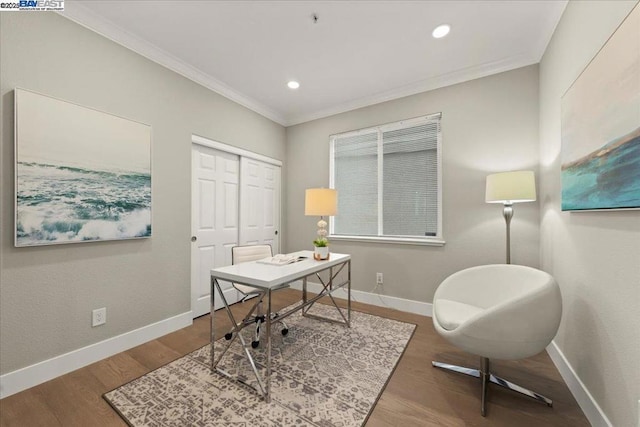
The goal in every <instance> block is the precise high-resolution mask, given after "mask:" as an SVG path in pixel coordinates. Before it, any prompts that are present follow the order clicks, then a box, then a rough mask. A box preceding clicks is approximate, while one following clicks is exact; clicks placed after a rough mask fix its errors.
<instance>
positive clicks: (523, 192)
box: [485, 171, 536, 204]
mask: <svg viewBox="0 0 640 427" xmlns="http://www.w3.org/2000/svg"><path fill="white" fill-rule="evenodd" d="M485 200H486V202H487V203H505V204H511V203H518V202H533V201H535V200H536V181H535V176H534V174H533V171H515V172H501V173H494V174H492V175H489V176H487V188H486V194H485Z"/></svg>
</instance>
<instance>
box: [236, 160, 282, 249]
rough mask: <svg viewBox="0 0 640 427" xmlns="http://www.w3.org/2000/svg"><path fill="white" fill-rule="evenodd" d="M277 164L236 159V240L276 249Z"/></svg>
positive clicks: (278, 211) (278, 177)
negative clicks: (238, 193) (238, 179)
mask: <svg viewBox="0 0 640 427" xmlns="http://www.w3.org/2000/svg"><path fill="white" fill-rule="evenodd" d="M280 179H281V177H280V166H276V165H273V164H270V163H266V162H262V161H259V160H254V159H251V158H247V157H242V158H241V159H240V242H241V244H243V245H252V244H269V245H271V247H272V248H273V253H274V254H277V253H280V235H279V233H280Z"/></svg>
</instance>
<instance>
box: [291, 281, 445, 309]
mask: <svg viewBox="0 0 640 427" xmlns="http://www.w3.org/2000/svg"><path fill="white" fill-rule="evenodd" d="M291 287H292V288H293V289H298V290H301V289H302V282H301V281H298V282H294V283H293V284H292V285H291ZM307 289H308V290H309V291H310V292H314V293H318V292H320V291H321V290H322V285H320V284H319V283H312V282H308V283H307ZM333 296H334V297H336V298H340V299H347V290H346V289H345V288H342V289H340V290H338V291H336V292H335V293H334V294H333ZM351 300H352V301H356V302H363V303H366V304H371V305H375V306H378V307H386V308H393V309H395V310H400V311H405V312H407V313H414V314H420V315H422V316H428V317H431V312H432V307H433V305H432V304H431V303H428V302H419V301H413V300H409V299H404V298H398V297H392V296H388V295H382V294H377V293H372V292H364V291H356V290H353V289H352V290H351Z"/></svg>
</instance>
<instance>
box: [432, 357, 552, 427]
mask: <svg viewBox="0 0 640 427" xmlns="http://www.w3.org/2000/svg"><path fill="white" fill-rule="evenodd" d="M484 359H486V365H485V362H484ZM480 363H481V366H482V369H473V368H467V367H464V366H458V365H450V364H448V363H442V362H435V361H434V362H431V364H432V365H433V366H434V367H435V368H440V369H446V370H448V371H453V372H457V373H460V374H465V375H469V376H472V377H476V378H480V379H481V380H482V416H483V417H484V416H485V414H486V391H487V385H488V384H487V383H486V381H487V380H488V381H490V382H492V383H494V384H497V385H499V386H501V387H504V388H507V389H509V390H513V391H516V392H518V393H520V394H524V395H525V396H529V397H531V398H532V399H535V400H537V401H538V402H541V403H544V404H546V405H547V406H549V407H552V406H553V402H552V401H551V399H549V398H547V397H545V396H543V395H541V394H538V393H536V392H534V391H531V390H529V389H526V388H524V387H521V386H519V385H517V384H514V383H512V382H510V381H507V380H505V379H504V378H500V377H497V376H495V375H493V374H492V373H491V371H490V361H489V359H488V358H481V361H480ZM482 370H484V371H485V372H486V373H487V374H488V378H484V375H483V372H482Z"/></svg>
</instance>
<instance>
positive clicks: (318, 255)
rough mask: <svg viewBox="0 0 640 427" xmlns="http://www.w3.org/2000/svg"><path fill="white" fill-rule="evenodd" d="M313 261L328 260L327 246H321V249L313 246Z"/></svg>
mask: <svg viewBox="0 0 640 427" xmlns="http://www.w3.org/2000/svg"><path fill="white" fill-rule="evenodd" d="M313 259H315V260H317V261H323V260H325V259H329V247H328V246H323V247H318V246H314V251H313Z"/></svg>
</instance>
